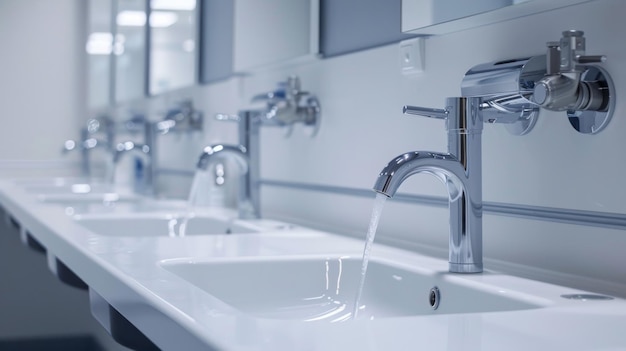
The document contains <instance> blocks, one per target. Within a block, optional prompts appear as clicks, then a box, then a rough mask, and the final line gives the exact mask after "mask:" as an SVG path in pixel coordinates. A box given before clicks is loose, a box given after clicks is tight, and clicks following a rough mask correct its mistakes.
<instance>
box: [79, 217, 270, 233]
mask: <svg viewBox="0 0 626 351" xmlns="http://www.w3.org/2000/svg"><path fill="white" fill-rule="evenodd" d="M75 220H76V222H77V223H79V224H80V225H82V226H83V227H85V228H87V229H89V230H90V231H92V232H94V233H96V234H99V235H104V236H170V237H177V236H185V235H202V234H241V233H256V232H260V231H263V230H266V231H267V230H269V229H265V228H262V227H259V226H257V225H255V224H254V223H253V222H242V221H237V220H229V219H227V218H219V217H208V216H207V217H204V216H202V217H191V218H186V217H185V216H184V215H179V214H177V215H158V214H144V215H135V216H126V217H119V216H100V217H89V216H77V217H76V218H75ZM270 229H271V228H270ZM275 229H281V228H279V227H276V228H275Z"/></svg>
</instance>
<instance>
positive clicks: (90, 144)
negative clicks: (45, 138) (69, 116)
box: [62, 116, 114, 178]
mask: <svg viewBox="0 0 626 351" xmlns="http://www.w3.org/2000/svg"><path fill="white" fill-rule="evenodd" d="M98 134H104V135H100V136H98ZM113 135H114V127H113V121H112V120H111V119H110V118H109V117H108V116H103V117H100V118H98V119H90V120H88V121H87V125H86V126H85V127H83V128H81V130H80V140H79V141H75V140H72V139H68V140H66V141H65V142H64V143H63V149H62V153H63V154H67V153H69V152H71V151H75V150H78V151H80V153H81V175H82V176H83V177H85V178H89V177H91V175H92V171H91V163H90V153H91V151H92V150H94V149H103V150H105V151H106V152H107V153H108V156H111V154H112V150H113V149H112V141H113V138H114V137H113Z"/></svg>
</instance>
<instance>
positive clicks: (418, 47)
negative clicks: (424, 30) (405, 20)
mask: <svg viewBox="0 0 626 351" xmlns="http://www.w3.org/2000/svg"><path fill="white" fill-rule="evenodd" d="M400 69H401V72H402V74H403V75H412V74H417V73H420V72H423V71H424V38H415V39H409V40H403V41H401V42H400Z"/></svg>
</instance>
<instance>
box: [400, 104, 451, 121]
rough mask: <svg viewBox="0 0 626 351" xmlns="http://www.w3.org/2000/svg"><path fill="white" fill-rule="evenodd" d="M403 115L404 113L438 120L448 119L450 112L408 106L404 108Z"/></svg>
mask: <svg viewBox="0 0 626 351" xmlns="http://www.w3.org/2000/svg"><path fill="white" fill-rule="evenodd" d="M402 113H404V114H405V115H416V116H424V117H430V118H437V119H447V118H448V110H444V109H438V108H426V107H417V106H409V105H406V106H404V107H403V108H402Z"/></svg>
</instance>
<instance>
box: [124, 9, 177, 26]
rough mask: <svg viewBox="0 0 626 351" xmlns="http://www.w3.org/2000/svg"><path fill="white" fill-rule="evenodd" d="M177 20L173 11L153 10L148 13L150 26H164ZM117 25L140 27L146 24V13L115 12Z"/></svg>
mask: <svg viewBox="0 0 626 351" xmlns="http://www.w3.org/2000/svg"><path fill="white" fill-rule="evenodd" d="M176 21H178V15H177V14H176V13H174V12H165V11H153V12H152V13H150V27H159V28H165V27H169V26H171V25H172V24H174V23H176ZM117 25H118V26H122V27H142V26H145V25H146V13H145V12H143V11H122V12H120V13H118V14H117Z"/></svg>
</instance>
